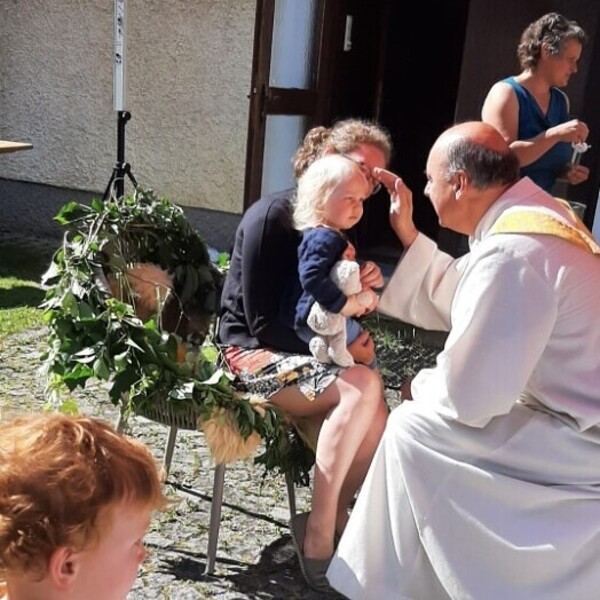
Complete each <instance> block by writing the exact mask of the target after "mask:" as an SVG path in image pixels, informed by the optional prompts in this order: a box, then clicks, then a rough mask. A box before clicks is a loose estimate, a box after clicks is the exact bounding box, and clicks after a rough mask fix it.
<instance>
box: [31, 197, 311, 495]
mask: <svg viewBox="0 0 600 600" xmlns="http://www.w3.org/2000/svg"><path fill="white" fill-rule="evenodd" d="M55 219H56V220H57V221H58V222H59V223H61V224H62V225H64V226H65V227H66V228H67V231H66V233H65V236H64V241H63V244H62V247H61V248H59V249H58V250H57V252H56V253H55V255H54V258H53V260H52V264H51V266H50V268H49V270H48V272H47V273H46V274H45V275H44V280H43V283H44V284H45V285H46V286H47V291H46V297H45V300H44V303H43V304H42V308H43V309H44V317H45V319H46V322H47V324H48V326H49V329H50V332H49V337H48V350H47V352H46V353H45V354H44V356H43V361H44V365H45V369H46V372H47V394H48V397H49V400H50V402H51V404H52V405H53V406H54V407H55V408H58V409H60V408H61V406H62V408H63V409H65V408H66V407H68V406H71V405H72V403H73V401H72V400H70V399H67V400H63V399H61V396H62V392H64V391H65V389H66V390H69V391H73V390H75V389H76V388H77V387H84V386H85V384H86V382H87V381H88V380H90V379H97V380H102V381H105V382H106V383H107V387H108V395H109V398H110V400H111V401H112V403H113V404H115V405H119V406H121V407H122V409H123V410H126V411H129V412H133V413H137V414H148V413H151V414H152V409H153V408H155V407H156V406H157V405H158V404H159V403H165V402H168V403H169V410H171V411H173V410H174V411H179V410H181V411H182V412H184V411H188V412H189V409H190V408H193V410H194V414H198V415H199V419H198V426H199V427H200V428H203V430H204V431H205V434H206V433H208V431H207V429H204V427H205V426H207V425H208V424H211V425H213V426H215V427H220V425H221V424H223V423H225V422H227V423H228V426H229V428H230V430H231V427H233V429H234V430H235V431H236V432H237V433H239V436H240V437H241V438H242V440H248V439H249V438H251V437H253V438H256V439H261V438H262V440H263V441H264V448H265V450H264V452H263V454H261V455H260V456H258V457H256V458H255V461H256V462H258V463H261V464H263V465H264V466H265V469H266V471H270V470H275V471H280V472H284V471H289V472H291V473H292V474H293V477H294V481H295V482H296V483H298V484H299V485H308V483H309V471H310V468H311V467H312V465H313V463H314V454H313V453H312V451H311V450H310V449H309V448H308V447H307V446H305V445H304V443H303V442H302V440H301V439H300V437H299V436H298V434H297V433H296V432H295V430H294V429H293V428H290V427H289V424H288V423H287V421H286V419H285V416H284V415H283V414H282V413H281V412H280V411H278V410H277V409H275V408H273V407H268V406H263V405H260V404H259V403H257V402H256V400H257V399H256V398H254V399H253V398H248V397H245V396H243V395H242V394H241V393H239V392H238V391H237V390H236V387H235V379H234V378H233V377H232V375H231V374H230V373H229V372H228V371H227V369H226V368H224V366H223V363H222V360H221V353H220V351H219V349H218V347H217V346H216V345H215V343H214V341H213V339H212V333H213V332H212V330H211V327H213V326H214V316H215V313H216V311H217V309H218V300H219V292H220V287H221V284H222V280H223V272H224V269H226V264H225V263H226V261H224V260H223V257H222V256H220V258H219V261H218V263H219V264H218V265H215V264H213V262H212V261H211V260H210V256H209V253H208V250H207V248H206V245H205V243H204V241H203V240H202V239H201V237H200V236H199V235H198V234H197V232H196V231H195V230H194V229H193V228H192V227H191V225H190V224H189V222H188V220H187V218H186V216H185V214H184V212H183V210H182V209H181V208H180V207H178V206H176V205H174V204H172V203H171V202H170V201H169V200H167V199H165V198H159V197H157V196H156V194H155V193H154V192H152V191H150V190H142V189H139V188H138V189H137V190H136V191H135V192H134V193H133V194H132V195H131V196H127V197H124V198H121V199H114V198H111V199H108V200H105V201H101V200H94V201H92V203H91V204H90V205H89V206H88V205H83V204H77V203H74V202H71V203H69V204H67V205H65V206H64V207H63V208H62V209H61V210H60V212H59V213H58V215H57V216H56V217H55ZM136 263H150V264H154V265H157V267H159V268H160V269H163V270H164V271H165V272H168V273H169V274H170V276H171V277H172V282H173V290H174V292H175V294H176V296H177V300H178V303H179V305H180V306H181V307H184V310H183V312H182V314H183V313H185V307H189V306H192V307H193V312H194V319H193V320H194V322H195V325H196V330H195V332H194V333H195V334H196V335H195V337H194V336H192V335H188V336H187V338H185V339H184V338H183V337H182V335H181V334H180V333H178V332H177V331H175V332H173V331H167V330H165V329H164V328H163V327H162V322H161V315H160V313H159V314H157V315H153V316H151V317H150V318H148V319H146V320H145V319H142V318H141V317H140V316H138V314H136V310H135V306H134V303H133V302H132V301H130V298H129V297H127V296H125V297H123V298H121V299H119V298H118V297H116V296H115V294H113V293H112V288H110V287H109V286H107V278H109V277H112V278H116V279H117V280H119V281H124V277H123V276H124V274H125V273H126V272H127V269H128V268H129V267H131V265H133V264H136ZM182 348H183V349H184V352H183V353H182V352H181V350H182ZM182 355H183V356H182ZM221 433H222V432H221ZM258 436H260V437H258ZM207 441H208V440H207ZM209 445H210V442H209ZM211 449H213V448H212V447H211ZM213 454H214V451H213Z"/></svg>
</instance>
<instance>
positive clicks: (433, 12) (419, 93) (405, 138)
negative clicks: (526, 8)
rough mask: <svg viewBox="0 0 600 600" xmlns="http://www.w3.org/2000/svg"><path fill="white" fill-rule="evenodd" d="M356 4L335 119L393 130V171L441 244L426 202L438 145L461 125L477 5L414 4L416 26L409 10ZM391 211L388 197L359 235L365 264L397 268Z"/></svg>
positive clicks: (418, 219) (380, 199) (374, 207)
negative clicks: (458, 115)
mask: <svg viewBox="0 0 600 600" xmlns="http://www.w3.org/2000/svg"><path fill="white" fill-rule="evenodd" d="M348 4H349V9H350V10H351V11H353V12H354V15H353V16H354V19H353V21H354V23H355V24H356V25H355V28H354V35H353V40H352V52H350V53H346V55H344V57H343V60H342V61H341V64H340V69H339V71H338V72H339V73H340V76H339V79H338V84H337V85H336V86H334V90H335V93H334V102H333V114H334V119H336V118H342V117H346V116H364V117H371V118H372V117H375V118H377V119H378V120H379V122H380V123H381V124H382V125H384V126H385V127H386V128H387V129H388V131H389V132H390V133H391V135H392V139H393V142H394V155H393V157H392V162H391V165H390V167H391V169H392V170H393V171H394V172H396V173H398V174H399V175H400V176H401V177H402V178H403V179H404V180H405V181H406V183H407V185H408V186H409V187H410V188H411V189H412V191H413V194H414V197H413V199H414V207H415V211H414V218H415V223H416V225H417V227H418V228H419V229H420V230H421V231H423V233H425V234H427V235H429V236H430V237H432V238H433V239H438V234H439V226H438V223H437V217H436V215H435V213H434V211H433V208H432V207H431V205H430V203H429V200H428V199H427V198H425V196H424V195H423V189H424V187H425V175H424V171H425V163H426V160H427V153H428V151H429V148H430V147H431V144H432V143H433V141H434V140H435V138H436V137H437V136H438V135H439V134H440V133H441V131H442V130H443V129H444V128H446V127H447V126H448V125H450V124H452V122H453V121H454V116H455V109H456V100H457V95H458V87H459V80H460V69H461V63H462V55H463V45H464V40H465V30H466V25H467V17H468V9H469V0H447V1H446V2H441V3H438V4H437V5H436V6H435V7H434V6H433V5H431V4H428V3H425V2H421V3H413V5H412V6H411V9H410V12H411V17H410V19H409V17H408V16H407V11H406V7H405V5H404V4H403V3H401V2H395V1H392V2H389V3H387V2H382V3H375V2H368V3H367V2H349V3H348ZM375 8H377V10H375ZM374 99H375V100H374ZM374 103H375V104H374ZM388 211H389V199H388V196H387V194H386V193H385V192H380V193H379V194H378V195H377V196H375V197H373V198H371V199H370V200H369V201H368V202H367V203H366V205H365V214H364V216H363V218H362V220H361V222H360V223H359V225H358V227H357V232H356V234H357V241H358V245H359V248H360V253H361V255H362V257H363V258H371V259H375V260H378V261H383V262H385V261H393V260H395V259H396V258H397V257H398V256H399V255H400V253H401V252H402V248H401V247H400V245H399V243H398V240H397V238H396V236H395V234H394V232H393V231H392V229H391V228H390V226H389V221H388Z"/></svg>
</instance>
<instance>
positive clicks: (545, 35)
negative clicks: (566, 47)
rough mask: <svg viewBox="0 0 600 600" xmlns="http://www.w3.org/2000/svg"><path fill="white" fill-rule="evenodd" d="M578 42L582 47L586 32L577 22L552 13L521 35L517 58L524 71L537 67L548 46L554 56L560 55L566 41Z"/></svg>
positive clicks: (529, 26)
mask: <svg viewBox="0 0 600 600" xmlns="http://www.w3.org/2000/svg"><path fill="white" fill-rule="evenodd" d="M571 39H574V40H577V41H578V42H580V43H581V44H582V45H583V43H584V42H585V41H586V40H587V36H586V34H585V31H583V29H582V28H581V27H580V26H579V25H578V24H577V23H576V22H575V21H570V20H569V19H566V18H565V17H563V16H562V15H560V14H558V13H556V12H551V13H548V14H545V15H544V16H543V17H540V18H539V19H538V20H537V21H534V22H533V23H530V24H529V25H528V26H527V28H526V29H525V31H523V33H522V35H521V41H520V42H519V46H518V48H517V56H518V58H519V64H520V65H521V68H522V69H528V68H531V67H535V66H536V65H537V64H538V62H539V60H540V56H541V55H542V47H543V46H546V48H547V49H548V52H549V53H550V54H552V55H557V54H560V51H561V50H562V45H563V43H564V41H565V40H571Z"/></svg>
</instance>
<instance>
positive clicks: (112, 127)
mask: <svg viewBox="0 0 600 600" xmlns="http://www.w3.org/2000/svg"><path fill="white" fill-rule="evenodd" d="M255 6H256V1H255V0H194V2H190V1H189V0H127V1H126V7H127V9H126V61H125V67H126V75H127V78H126V92H127V94H126V109H127V110H129V111H130V112H131V114H132V119H131V121H129V123H128V124H127V126H126V136H125V138H126V149H125V158H126V160H127V161H128V162H129V163H130V164H131V167H132V172H133V174H134V175H135V177H136V179H137V181H138V183H139V184H140V185H141V186H143V187H149V188H152V189H154V190H156V191H157V192H158V193H159V194H160V195H163V196H167V197H168V198H170V199H171V200H173V201H174V202H176V203H177V204H180V205H183V206H186V207H194V208H205V209H211V210H217V211H223V212H225V213H232V214H235V215H239V214H240V213H241V212H242V209H243V185H244V167H245V152H246V137H247V121H248V105H249V101H248V98H247V94H248V92H249V89H250V77H251V67H252V47H253V35H254V31H253V29H254V14H255ZM0 139H6V140H19V141H28V142H31V143H32V144H33V150H29V151H26V152H20V153H14V154H4V155H1V156H0V205H1V204H2V203H3V199H4V201H5V202H6V201H7V198H8V195H9V191H10V192H11V193H14V189H15V187H14V186H12V185H8V183H7V182H10V181H11V180H17V181H24V182H33V183H35V184H43V185H48V186H53V188H58V189H63V188H64V189H67V190H84V191H86V192H91V193H92V195H95V196H99V195H102V193H103V192H104V189H105V187H106V185H107V183H108V181H109V179H110V176H111V173H112V170H113V167H114V166H115V163H116V152H117V149H116V141H117V113H116V112H115V110H114V108H113V2H112V1H111V0H103V1H100V0H85V1H84V0H53V1H52V2H48V1H47V0H4V1H2V2H0ZM2 180H5V182H4V185H3V182H2ZM19 189H22V190H25V189H26V188H25V187H22V186H20V187H19ZM40 189H44V188H40V187H39V186H38V187H37V188H36V193H38V194H39V191H40ZM7 190H8V191H7ZM3 192H4V193H3ZM23 193H26V192H23ZM67 199H68V198H67ZM22 201H23V202H27V201H28V199H27V198H26V197H25V198H22ZM1 208H2V212H3V213H4V214H6V209H5V208H4V207H1Z"/></svg>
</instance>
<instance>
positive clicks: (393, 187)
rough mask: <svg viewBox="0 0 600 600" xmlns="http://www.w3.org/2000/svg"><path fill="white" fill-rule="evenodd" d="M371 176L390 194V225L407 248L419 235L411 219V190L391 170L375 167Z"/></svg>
mask: <svg viewBox="0 0 600 600" xmlns="http://www.w3.org/2000/svg"><path fill="white" fill-rule="evenodd" d="M373 176H374V177H375V178H376V179H377V180H378V181H380V182H381V184H382V185H383V186H384V187H385V188H386V190H387V191H388V193H389V195H390V225H391V226H392V229H393V230H394V231H395V233H396V235H397V236H398V239H399V240H400V242H401V243H402V245H403V246H404V248H408V247H409V246H410V245H411V244H412V243H413V242H414V241H415V239H416V237H417V235H419V231H418V230H417V228H416V227H415V223H414V221H413V202H412V192H411V191H410V189H409V188H408V187H407V186H406V185H405V184H404V182H403V181H402V179H400V177H398V176H397V175H394V173H392V172H391V171H387V170H386V169H380V168H375V169H373Z"/></svg>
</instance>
